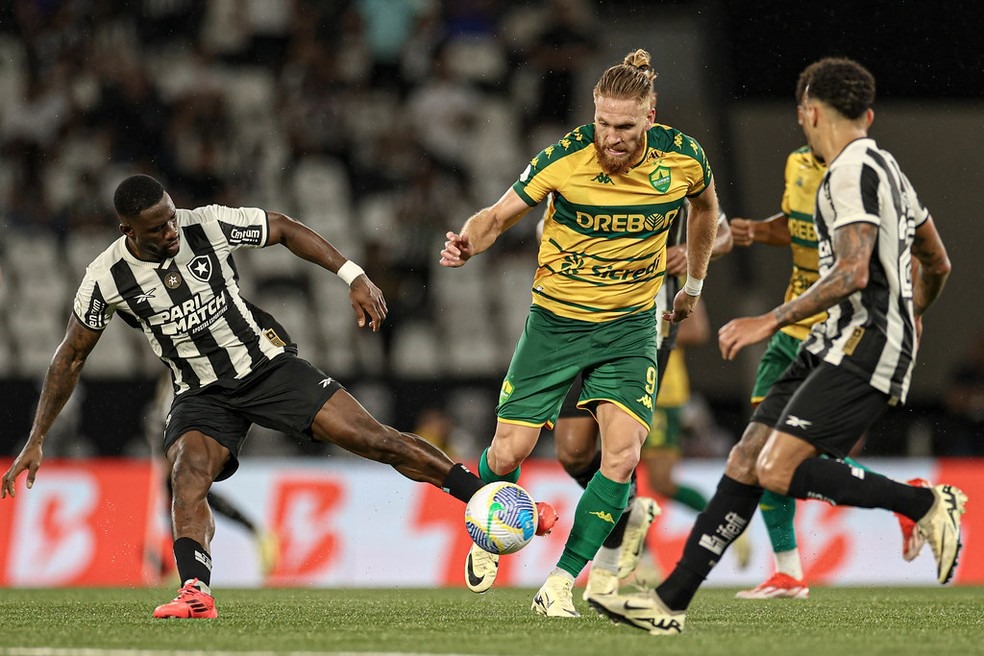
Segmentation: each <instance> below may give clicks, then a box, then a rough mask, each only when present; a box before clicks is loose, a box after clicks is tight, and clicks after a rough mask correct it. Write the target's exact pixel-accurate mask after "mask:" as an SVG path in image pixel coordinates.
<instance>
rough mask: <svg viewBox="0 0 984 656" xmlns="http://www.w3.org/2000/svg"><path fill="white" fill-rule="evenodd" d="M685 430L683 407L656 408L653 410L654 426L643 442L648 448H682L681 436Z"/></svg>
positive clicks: (644, 446)
mask: <svg viewBox="0 0 984 656" xmlns="http://www.w3.org/2000/svg"><path fill="white" fill-rule="evenodd" d="M682 432H683V407H682V406H676V407H674V408H656V411H655V412H653V427H652V428H650V429H649V435H647V436H646V441H645V442H644V443H643V445H642V448H643V450H646V449H673V450H676V451H679V450H680V436H681V433H682Z"/></svg>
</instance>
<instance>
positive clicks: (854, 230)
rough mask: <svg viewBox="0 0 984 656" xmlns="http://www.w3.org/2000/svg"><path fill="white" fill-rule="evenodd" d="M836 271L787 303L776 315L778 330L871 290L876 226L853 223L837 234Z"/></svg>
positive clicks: (778, 308)
mask: <svg viewBox="0 0 984 656" xmlns="http://www.w3.org/2000/svg"><path fill="white" fill-rule="evenodd" d="M833 237H834V256H835V257H836V258H837V259H836V261H835V262H834V268H833V269H831V270H830V272H829V273H828V274H827V275H825V276H824V277H822V278H820V279H819V280H817V281H816V282H815V283H814V284H813V285H811V286H810V288H809V289H807V290H806V291H805V292H804V293H803V294H802V295H800V296H797V297H796V298H794V299H793V300H791V301H789V302H788V303H783V304H782V305H780V306H779V307H777V308H776V309H775V310H773V311H772V315H773V316H774V317H775V318H776V322H777V325H776V330H778V329H780V328H782V327H783V326H788V325H790V324H793V323H796V322H797V321H799V320H800V319H806V318H807V317H812V316H813V315H814V314H817V313H818V312H823V311H824V310H828V309H830V308H832V307H834V306H835V305H837V304H838V303H840V302H841V301H843V300H844V299H846V298H847V297H848V296H850V295H851V294H853V293H854V292H856V291H857V290H859V289H864V288H865V287H867V286H868V264H869V262H870V261H871V253H872V251H873V250H874V248H875V241H876V240H877V239H878V226H877V225H875V224H873V223H850V224H848V225H846V226H844V227H842V228H838V229H837V230H835V231H834V235H833Z"/></svg>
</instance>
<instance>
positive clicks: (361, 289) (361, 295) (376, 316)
mask: <svg viewBox="0 0 984 656" xmlns="http://www.w3.org/2000/svg"><path fill="white" fill-rule="evenodd" d="M349 302H350V303H352V309H353V310H355V320H356V321H357V322H358V323H359V328H365V327H366V322H367V315H368V323H369V327H370V328H371V329H372V332H377V331H378V330H379V327H380V326H382V325H383V319H385V318H386V313H387V312H388V310H387V308H386V299H385V298H383V292H381V291H380V290H379V287H376V285H375V284H373V282H372V281H371V280H369V276H367V275H366V274H364V273H363V274H362V275H360V276H359V277H358V278H356V279H355V280H353V281H352V284H351V285H349Z"/></svg>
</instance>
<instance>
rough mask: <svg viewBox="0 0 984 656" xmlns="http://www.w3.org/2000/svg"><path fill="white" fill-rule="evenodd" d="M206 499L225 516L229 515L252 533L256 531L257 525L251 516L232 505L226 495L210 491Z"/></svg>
mask: <svg viewBox="0 0 984 656" xmlns="http://www.w3.org/2000/svg"><path fill="white" fill-rule="evenodd" d="M205 501H207V502H208V505H209V507H210V508H211V509H212V510H214V511H215V512H217V513H219V514H220V515H222V516H223V517H228V518H229V519H231V520H232V521H234V522H236V523H237V524H239V525H241V526H243V527H244V528H245V529H246V530H247V531H249V532H250V533H256V526H255V525H254V524H253V522H251V521H249V518H248V517H246V515H244V514H242V513H241V512H239V508H236V506H234V505H232V502H231V501H229V500H228V499H226V498H225V497H224V496H222V495H220V494H216V493H215V492H209V493H208V496H206V497H205Z"/></svg>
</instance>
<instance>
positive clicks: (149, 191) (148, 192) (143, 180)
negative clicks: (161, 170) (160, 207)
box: [113, 174, 164, 217]
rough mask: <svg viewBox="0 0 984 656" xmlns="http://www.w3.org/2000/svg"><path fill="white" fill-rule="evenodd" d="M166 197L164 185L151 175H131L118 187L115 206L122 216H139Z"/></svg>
mask: <svg viewBox="0 0 984 656" xmlns="http://www.w3.org/2000/svg"><path fill="white" fill-rule="evenodd" d="M162 198H164V185H162V184H161V183H160V182H158V181H157V180H155V179H154V178H152V177H150V176H149V175H142V174H141V175H131V176H130V177H129V178H127V179H126V180H124V181H123V182H121V183H120V184H119V186H117V187H116V193H114V194H113V206H114V207H116V213H117V214H118V215H119V216H121V217H135V216H139V215H140V213H141V212H143V211H144V210H145V209H147V208H148V207H153V206H154V205H156V204H157V203H158V201H160V199H162Z"/></svg>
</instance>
